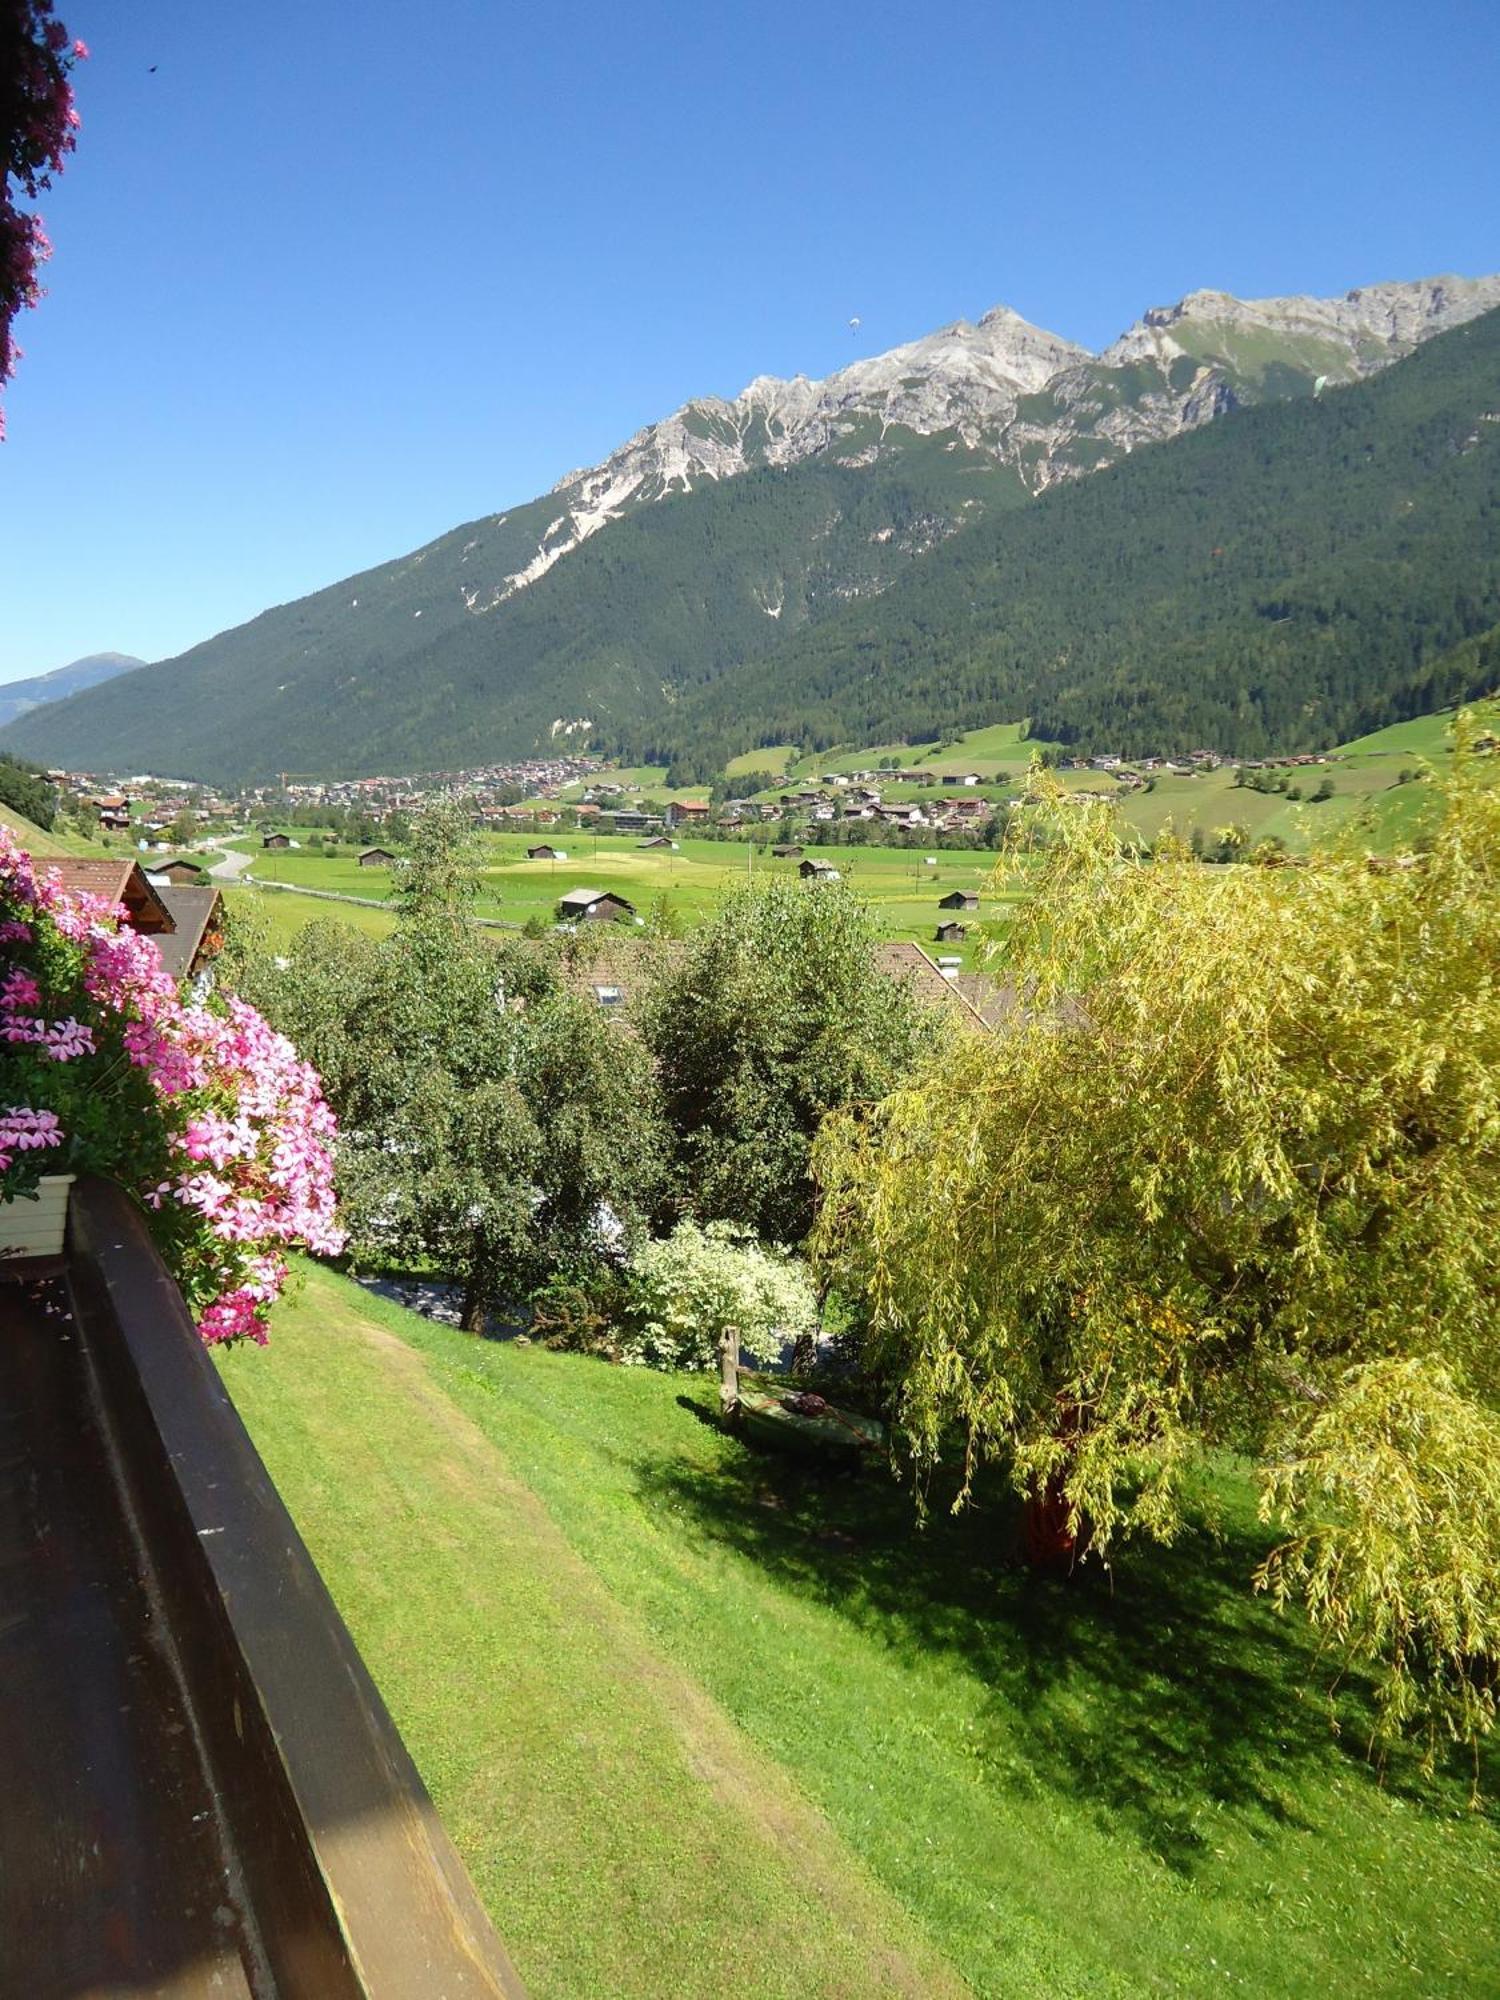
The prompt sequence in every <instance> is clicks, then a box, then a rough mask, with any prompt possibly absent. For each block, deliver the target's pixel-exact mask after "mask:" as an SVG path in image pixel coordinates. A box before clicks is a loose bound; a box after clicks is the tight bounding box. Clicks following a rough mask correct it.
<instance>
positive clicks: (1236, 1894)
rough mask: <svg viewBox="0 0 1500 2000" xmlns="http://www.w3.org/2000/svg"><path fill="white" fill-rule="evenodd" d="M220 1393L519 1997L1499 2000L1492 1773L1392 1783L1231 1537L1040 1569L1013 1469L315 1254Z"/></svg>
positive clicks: (1499, 1905) (228, 1370) (1407, 1763)
mask: <svg viewBox="0 0 1500 2000" xmlns="http://www.w3.org/2000/svg"><path fill="white" fill-rule="evenodd" d="M222 1366H223V1370H224V1374H225V1377H226V1379H227V1381H228V1382H229V1384H230V1387H231V1389H232V1391H233V1394H234V1396H235V1399H236V1401H237V1402H238V1404H239V1406H240V1409H241V1411H242V1412H243V1414H244V1416H245V1418H246V1421H247V1423H248V1424H249V1426H250V1429H251V1432H252V1435H253V1436H254V1437H255V1439H256V1442H257V1444H258V1445H259V1447H260V1449H261V1451H262V1453H263V1455H264V1457H265V1459H266V1461H267V1464H268V1465H269V1466H270V1469H271V1471H272V1474H273V1475H274V1477H275V1478H276V1480H277V1483H278V1485H279V1486H280V1488H281V1490H282V1492H283V1494H284V1496H285V1497H286V1500H287V1502H288V1505H289V1506H290V1508H291V1510H292V1513H293V1515H294V1517H295V1518H296V1520H297V1522H298V1525H299V1526H300V1528H301V1530H302V1532H303V1534H304V1536H305V1537H306V1539H307V1541H308V1543H309V1546H310V1547H311V1549H312V1552H313V1555H314V1557H315V1558H316V1560H317V1561H318V1563H319V1565H320V1566H321V1568H322V1570H323V1573H324V1576H325V1577H326V1579H327V1581H328V1583H329V1586H330V1588H331V1590H332V1591H333V1594H334V1597H335V1598H336V1600H337V1601H338V1603H339V1605H340V1608H341V1609H342V1611H343V1613H344V1615H345V1617H346V1619H347V1620H348V1622H349V1624H350V1627H351V1629H352V1631H353V1633H354V1636H355V1638H356V1640H357V1642H358V1643H359V1645H360V1647H361V1649H362V1650H363V1652H364V1654H365V1657H366V1659H367V1661H368V1662H369V1664H370V1667H371V1669H372V1671H373V1672H374V1674H375V1677H376V1679H377V1681H378V1682H379V1684H380V1686H381V1689H382V1691H383V1693H384V1694H385V1697H386V1700H387V1701H388V1703H389V1704H390V1706H391V1709H392V1712H393V1713H394V1715H395V1717H396V1720H397V1722H398V1724H399V1726H400V1727H401V1729H402V1731H403V1733H404V1734H405V1736H406V1738H407V1741H408V1743H409V1745H410V1747H411V1749H412V1751H413V1754H414V1755H415V1757H416V1759H417V1762H418V1764H419V1766H420V1767H421V1769H422V1772H423V1775H424V1776H425V1778H426V1780H427V1782H428V1785H429V1786H430V1788H431V1790H432V1792H433V1794H434V1797H435V1798H436V1800H437V1803H438V1806H439V1808H440V1810H441V1811H442V1813H443V1816H444V1819H445V1821H446V1823H447V1825H448V1827H449V1830H450V1831H451V1833H452V1834H453V1836H454V1839H455V1840H456V1842H457V1844H458V1846H459V1848H460V1850H461V1852H462V1853H463V1855H464V1858H465V1860H466V1861H467V1863H468V1865H469V1868H470V1869H471V1871H472V1873H473V1875H474V1878H475V1881H476V1883H477V1885H478V1887H479V1890H480V1893H481V1895H482V1896H483V1898H484V1900H485V1902H486V1904H487V1906H488V1908H489V1909H490V1911H491V1913H492V1915H493V1916H494V1918H495V1921H496V1923H497V1926H498V1928H499V1929H500V1931H501V1932H502V1934H503V1936H504V1937H505V1939H506V1941H507V1943H508V1945H509V1946H510V1948H511V1950H512V1952H513V1953H514V1955H515V1957H516V1960H517V1962H518V1964H519V1966H520V1969H521V1972H522V1974H523V1976H524V1977H525V1979H526V1980H527V1982H528V1984H529V1986H530V1988H531V1990H532V1992H533V1994H534V1995H535V1996H536V2000H601V1996H609V2000H617V1996H618V2000H633V1996H640V2000H647V1996H659V1997H660V2000H666V1996H671V2000H693V1996H700V1995H701V1996H705V2000H707V1996H713V2000H719V1996H721V1995H722V1994H724V1993H726V1992H727V1993H732V1994H735V1995H744V1996H749V2000H759V1996H788V2000H791V1997H792V1996H798V2000H800V1996H804V1995H805V1996H817V1995H840V1996H848V2000H855V1996H863V1995H884V1994H896V1993H900V1994H906V1995H911V1996H933V2000H937V1996H943V1995H949V1994H956V1993H963V1992H968V1993H971V1994H975V1995H984V1996H992V1995H993V1996H999V1995H1006V1996H1010V1995H1020V1996H1033V1995H1046V1996H1049V1997H1050V1996H1054V1995H1073V1994H1080V1995H1081V1994H1112V1995H1131V1996H1133V1995H1148V1994H1159V1993H1183V1994H1201V1993H1209V1992H1217V1991H1220V1990H1229V1991H1239V1992H1243V1993H1247V1994H1253V1995H1270V1994H1276V1995H1300V1994H1307V1995H1316V1996H1318V2000H1331V1997H1332V1996H1339V2000H1343V1996H1348V1995H1390V1996H1397V1995H1400V1996H1405V1995H1418V1994H1420V1995H1426V1994H1436V1993H1453V1994H1463V1995H1466V1996H1473V1995H1480V1994H1493V1993H1495V1992H1496V1991H1500V1960H1497V1957H1496V1951H1495V1939H1496V1937H1497V1936H1500V1820H1497V1815H1496V1811H1495V1806H1494V1793H1495V1790H1496V1787H1497V1786H1500V1768H1497V1760H1496V1759H1495V1758H1493V1757H1491V1758H1490V1759H1489V1760H1488V1768H1487V1771H1486V1773H1485V1776H1486V1782H1487V1786H1488V1791H1489V1796H1490V1802H1489V1803H1488V1804H1487V1805H1486V1806H1485V1807H1483V1808H1482V1809H1480V1810H1477V1811H1476V1810H1472V1809H1471V1808H1470V1806H1469V1804H1468V1783H1467V1774H1466V1773H1464V1772H1462V1771H1459V1772H1454V1773H1450V1774H1448V1775H1446V1776H1445V1777H1444V1778H1442V1779H1441V1780H1440V1781H1439V1782H1438V1783H1437V1784H1436V1785H1435V1786H1434V1787H1431V1788H1424V1787H1423V1786H1422V1785H1421V1784H1420V1783H1419V1782H1418V1780H1417V1774H1416V1771H1415V1767H1414V1762H1413V1760H1412V1759H1410V1758H1408V1757H1406V1756H1404V1755H1403V1756H1400V1757H1398V1758H1396V1759H1395V1760H1394V1761H1393V1763H1392V1764H1391V1766H1390V1768H1389V1769H1388V1771H1387V1772H1386V1775H1385V1779H1384V1783H1383V1784H1382V1783H1381V1781H1380V1780H1379V1779H1378V1778H1377V1775H1376V1773H1375V1772H1374V1771H1373V1770H1372V1768H1371V1767H1370V1765H1369V1764H1368V1763H1367V1762H1366V1761H1365V1758H1364V1755H1363V1746H1364V1742H1365V1736H1366V1731H1367V1727H1368V1721H1369V1713H1368V1709H1367V1708H1366V1707H1365V1706H1364V1705H1363V1701H1362V1697H1361V1695H1360V1693H1359V1692H1358V1691H1357V1690H1356V1691H1353V1692H1351V1691H1350V1690H1348V1689H1346V1690H1345V1691H1344V1692H1343V1693H1342V1694H1341V1695H1340V1696H1339V1698H1338V1705H1337V1720H1338V1722H1339V1725H1340V1731H1341V1733H1339V1734H1335V1733H1334V1732H1333V1731H1332V1729H1331V1728H1330V1711H1329V1707H1328V1704H1327V1702H1326V1700H1325V1696H1324V1692H1323V1690H1324V1685H1325V1683H1326V1680H1327V1678H1328V1672H1329V1669H1328V1666H1327V1663H1326V1662H1324V1663H1321V1664H1320V1663H1319V1662H1317V1661H1316V1660H1315V1659H1314V1657H1313V1655H1312V1652H1311V1650H1310V1648H1309V1646H1308V1644H1307V1641H1306V1636H1305V1633H1304V1630H1303V1628H1302V1626H1301V1625H1300V1623H1299V1622H1298V1621H1297V1620H1296V1619H1295V1618H1292V1617H1287V1618H1278V1617H1277V1616H1276V1615H1275V1614H1274V1613H1273V1612H1272V1611H1271V1610H1270V1609H1269V1608H1268V1607H1267V1605H1266V1604H1265V1602H1264V1601H1263V1600H1259V1599H1256V1598H1254V1597H1252V1595H1251V1594H1250V1592H1249V1590H1248V1588H1247V1579H1248V1576H1249V1574H1250V1571H1251V1569H1252V1568H1253V1566H1254V1564H1255V1561H1256V1560H1257V1558H1258V1556H1259V1554H1260V1553H1261V1552H1262V1551H1263V1549H1264V1547H1265V1537H1264V1533H1263V1531H1261V1530H1260V1529H1259V1528H1258V1527H1257V1526H1256V1524H1255V1520H1254V1511H1253V1506H1252V1504H1251V1498H1250V1493H1249V1488H1248V1484H1247V1482H1246V1481H1245V1480H1244V1479H1243V1477H1242V1476H1240V1475H1239V1474H1238V1473H1237V1472H1236V1471H1235V1470H1234V1469H1233V1468H1226V1469H1225V1470H1224V1471H1223V1473H1222V1474H1221V1475H1220V1476H1219V1477H1218V1478H1217V1480H1216V1481H1215V1484H1214V1486H1213V1488H1212V1490H1209V1489H1207V1488H1206V1489H1205V1492H1204V1496H1203V1497H1204V1501H1205V1503H1207V1502H1208V1501H1209V1500H1212V1501H1213V1502H1214V1503H1215V1505H1216V1507H1217V1510H1218V1515H1219V1521H1218V1528H1217V1532H1216V1533H1215V1534H1210V1533H1209V1532H1207V1531H1206V1530H1196V1531H1194V1532H1191V1533H1189V1534H1187V1535H1186V1536H1185V1537H1184V1538H1183V1540H1182V1542H1181V1543H1180V1544H1179V1545H1178V1546H1177V1547H1176V1548H1175V1549H1172V1550H1169V1551H1159V1550H1142V1551H1139V1552H1136V1553H1132V1554H1130V1555H1129V1556H1127V1557H1126V1558H1125V1559H1124V1560H1122V1561H1121V1562H1120V1564H1119V1565H1118V1567H1117V1569H1116V1571H1115V1573H1114V1575H1113V1577H1112V1578H1110V1577H1105V1576H1102V1575H1100V1574H1097V1573H1095V1572H1092V1571H1089V1572H1086V1573H1085V1574H1084V1575H1083V1576H1081V1577H1079V1578H1077V1579H1075V1580H1073V1581H1072V1582H1071V1583H1067V1584H1057V1583H1039V1582H1037V1581H1036V1580H1035V1579H1033V1578H1031V1577H1030V1576H1029V1575H1028V1574H1027V1573H1025V1572H1024V1571H1023V1570H1022V1569H1020V1568H1019V1567H1017V1566H1016V1564H1015V1562H1014V1560H1013V1556H1014V1546H1015V1537H1014V1530H1013V1523H1012V1520H1011V1515H1010V1508H1009V1505H1008V1503H1007V1502H1006V1500H1005V1499H1004V1497H1003V1495H1001V1494H1000V1493H999V1492H997V1491H996V1490H994V1489H993V1488H991V1489H990V1490H988V1491H986V1492H984V1493H983V1494H982V1496H981V1505H980V1507H979V1508H978V1509H976V1510H975V1511H974V1512H972V1513H970V1514H968V1515H966V1516H964V1517H962V1518H960V1519H957V1520H955V1519H953V1518H952V1517H951V1516H949V1515H948V1514H947V1512H946V1510H945V1508H944V1506H943V1505H942V1499H943V1496H942V1495H941V1494H937V1495H935V1496H934V1500H935V1505H934V1507H933V1510H932V1515H931V1520H930V1525H929V1526H928V1528H927V1529H926V1530H925V1531H920V1530H919V1529H918V1528H917V1527H916V1525H915V1523H914V1520H913V1516H912V1511H911V1501H910V1496H909V1494H908V1493H907V1492H905V1491H904V1490H902V1489H900V1488H898V1487H896V1486H895V1485H894V1484H892V1483H890V1482H888V1481H887V1480H886V1479H885V1478H884V1476H883V1475H875V1476H866V1477H864V1478H861V1479H853V1478H848V1477H840V1476H837V1475H829V1474H819V1473H817V1472H814V1471H809V1470H804V1469H802V1468H799V1467H798V1466H796V1465H795V1464H793V1463H790V1462H788V1461H786V1460H784V1459H781V1458H778V1457H776V1456H774V1455H771V1454H762V1453H759V1452H757V1451H755V1450H753V1449H750V1448H747V1447H746V1446H744V1445H743V1444H741V1443H739V1442H738V1441H736V1440H733V1439H730V1438H728V1437H726V1436H725V1435H724V1434H723V1433H722V1432H721V1430H720V1429H719V1428H718V1425H717V1423H716V1422H715V1419H714V1410H715V1402H716V1390H715V1386H714V1385H713V1384H712V1383H711V1382H709V1381H707V1380H706V1379H704V1378H701V1377H680V1376H679V1377H674V1376H667V1375H659V1374H655V1373H652V1372H650V1371H647V1370H644V1369H615V1368H610V1367H607V1366H606V1365H605V1364H603V1363H601V1362H597V1361H593V1360H589V1359H584V1358H580V1357H576V1356H569V1355H553V1354H549V1353H547V1352H545V1351H544V1350H543V1349H541V1348H537V1347H529V1348H519V1347H516V1346H514V1345H500V1344H494V1343H487V1342H480V1341H477V1340H474V1339H472V1338H470V1337H468V1336H465V1335H462V1334H458V1333H455V1332H452V1331H449V1330H447V1329H444V1328H441V1327H437V1326H433V1325H431V1324H429V1323H428V1322H426V1321H423V1320H420V1319H417V1318H415V1317H414V1316H412V1315H410V1314H407V1313H404V1312H402V1311H400V1310H399V1309H398V1308H395V1307H392V1306H388V1305H385V1304H383V1303H381V1302H376V1301H372V1300H370V1299H369V1298H368V1297H367V1295H365V1294H364V1293H362V1292H361V1291H359V1290H358V1289H357V1288H356V1287H354V1286H353V1285H351V1284H350V1283H349V1282H348V1281H346V1280H344V1279H341V1278H339V1277H337V1276H335V1275H333V1274H331V1273H328V1272H323V1271H314V1272H313V1273H312V1275H311V1277H310V1279H309V1281H308V1283H307V1285H306V1288H305V1290H304V1291H303V1292H302V1293H301V1295H300V1296H298V1297H296V1298H294V1299H292V1300H290V1301H289V1302H287V1303H285V1304H283V1306H282V1307H281V1308H279V1309H278V1314H277V1318H276V1324H275V1329H274V1334H273V1339H272V1344H271V1346H270V1348H269V1349H268V1350H267V1351H265V1352H264V1353H261V1352H248V1353H236V1354H231V1355H229V1356H227V1357H223V1359H222Z"/></svg>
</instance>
